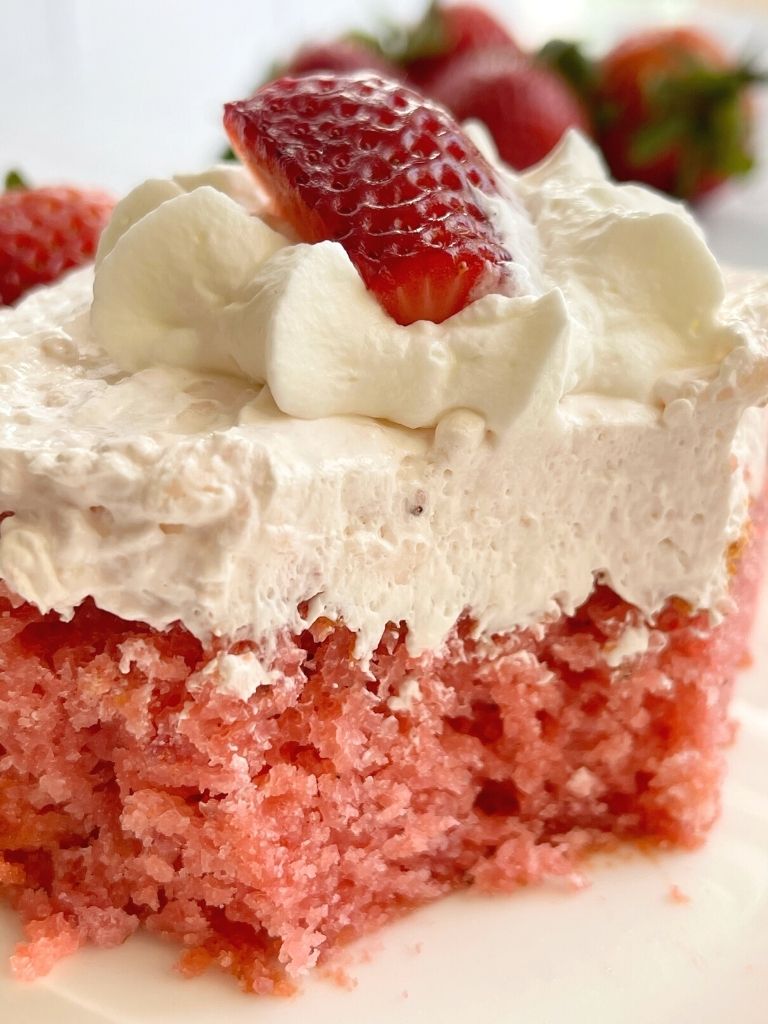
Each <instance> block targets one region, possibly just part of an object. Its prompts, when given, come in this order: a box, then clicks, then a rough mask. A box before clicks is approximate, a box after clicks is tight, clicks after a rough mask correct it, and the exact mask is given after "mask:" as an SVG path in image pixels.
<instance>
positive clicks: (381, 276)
mask: <svg viewBox="0 0 768 1024" xmlns="http://www.w3.org/2000/svg"><path fill="white" fill-rule="evenodd" d="M224 124H225V126H226V129H227V132H228V133H229V137H230V139H231V141H232V145H233V146H234V148H235V150H236V152H237V153H238V154H239V155H240V156H241V158H242V159H243V160H244V162H245V163H246V164H247V165H248V166H249V167H250V169H251V171H252V172H253V173H254V174H255V175H256V176H257V177H258V178H259V179H260V180H261V181H262V182H264V183H265V184H266V186H267V187H268V188H269V189H270V190H271V191H272V193H273V194H274V196H275V199H276V201H277V203H278V205H279V206H280V208H281V212H282V214H283V215H284V216H285V218H286V219H287V220H288V221H289V222H290V223H291V224H292V226H293V227H294V229H295V230H296V231H297V232H298V234H299V236H300V237H301V238H303V239H304V240H306V241H308V242H317V241H320V240H322V239H334V240H335V241H338V242H341V244H342V245H343V246H344V248H345V249H346V251H347V253H348V254H349V256H350V258H351V260H352V262H353V263H354V265H355V266H356V267H357V269H358V271H359V272H360V274H361V276H362V278H363V280H364V281H365V283H366V285H367V286H368V288H369V289H370V290H371V291H372V292H373V293H374V294H375V295H376V297H377V298H378V300H379V302H380V303H381V304H382V306H383V307H384V308H385V309H386V310H387V311H388V312H389V313H390V315H391V316H393V317H394V319H395V320H397V321H398V323H401V324H408V323H412V322H413V321H414V320H433V321H435V322H437V323H439V322H440V321H442V320H445V319H446V318H447V317H449V316H452V315H453V314H454V313H457V312H458V311H459V310H460V309H463V308H464V306H466V305H467V304H468V303H469V302H470V301H472V300H473V299H475V298H479V297H480V296H481V295H485V294H486V293H488V292H491V291H496V290H500V289H501V288H502V287H503V285H504V283H505V278H506V266H505V264H506V263H507V262H508V261H509V260H510V258H511V257H510V255H509V253H508V252H507V251H506V250H505V248H504V246H503V244H502V242H501V241H500V239H499V238H498V237H497V236H496V233H495V231H494V229H493V227H492V225H491V223H490V221H489V219H488V217H487V216H486V215H485V214H484V213H483V212H482V209H481V206H480V205H478V202H477V193H478V192H485V193H486V194H495V193H496V192H497V191H498V187H497V182H496V178H495V176H494V172H493V170H492V168H491V167H490V165H489V164H488V163H487V162H486V160H485V159H484V158H483V157H482V156H481V155H480V153H479V152H478V151H477V149H476V148H475V146H474V145H473V144H472V143H471V142H470V141H469V140H468V139H467V138H466V136H465V135H464V133H463V132H462V131H461V129H460V128H459V126H458V125H457V124H456V122H455V121H454V120H453V118H452V117H451V116H450V115H449V114H448V113H447V111H445V110H443V109H442V108H441V107H439V106H437V105H436V104H434V103H432V102H430V101H429V100H425V99H423V98H422V97H421V96H419V95H418V93H415V92H413V91H412V90H411V89H408V88H407V87H405V86H402V85H400V84H398V83H396V82H393V81H389V80H387V79H383V78H378V77H377V76H373V75H372V76H366V75H351V76H332V75H329V76H320V75H318V76H315V77H310V78H299V79H292V78H283V79H280V80H279V81H277V82H272V83H271V84H269V85H267V86H265V87H264V88H262V89H260V90H259V91H258V92H257V93H256V95H255V96H253V97H252V98H251V99H249V100H243V101H242V102H240V103H230V104H228V105H227V106H226V108H225V114H224Z"/></svg>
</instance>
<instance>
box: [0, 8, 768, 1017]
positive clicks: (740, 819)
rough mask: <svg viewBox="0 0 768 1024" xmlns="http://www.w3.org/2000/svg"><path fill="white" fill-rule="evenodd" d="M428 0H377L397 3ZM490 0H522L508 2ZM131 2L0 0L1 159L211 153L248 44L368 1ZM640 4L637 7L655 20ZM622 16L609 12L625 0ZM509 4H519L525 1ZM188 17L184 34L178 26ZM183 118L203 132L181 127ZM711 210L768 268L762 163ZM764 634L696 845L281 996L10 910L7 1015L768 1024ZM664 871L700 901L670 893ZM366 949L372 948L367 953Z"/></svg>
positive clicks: (51, 164)
mask: <svg viewBox="0 0 768 1024" xmlns="http://www.w3.org/2000/svg"><path fill="white" fill-rule="evenodd" d="M419 6H420V2H419V0H391V2H388V3H386V4H385V3H384V2H383V0H382V2H381V3H380V4H378V7H379V8H387V9H389V10H390V11H393V12H404V11H412V10H415V9H416V8H417V7H419ZM495 6H497V7H500V8H502V9H503V8H505V7H506V8H507V9H508V10H514V9H519V10H520V11H521V12H523V10H524V5H523V4H522V3H521V4H516V3H513V2H509V3H507V4H505V3H504V2H503V0H498V2H497V3H496V5H495ZM609 6H610V5H609V4H608V2H607V0H603V2H601V3H597V2H595V3H594V4H590V5H588V4H587V2H586V0H582V2H580V3H579V2H575V0H574V2H572V3H570V4H567V3H565V2H564V0H563V2H558V3H554V2H553V3H551V4H550V5H546V4H544V5H539V6H538V7H537V6H536V5H530V4H528V5H527V12H528V13H527V20H528V23H529V26H530V37H531V38H533V37H535V36H536V34H537V33H539V32H540V31H541V29H542V25H543V24H544V14H543V13H542V12H543V11H544V9H545V8H546V10H547V18H548V19H549V23H552V24H556V25H557V26H558V30H559V31H561V32H563V33H565V32H566V31H578V29H579V26H580V25H581V26H585V29H584V34H587V33H588V32H589V31H590V28H589V26H590V25H592V26H593V27H597V28H598V29H599V30H600V32H601V33H602V34H603V35H605V34H606V33H607V32H608V31H609V30H608V29H606V24H607V23H608V22H607V21H606V19H605V18H604V17H601V18H600V19H599V23H598V19H596V17H595V12H596V9H599V11H600V14H601V15H604V14H605V12H606V11H607V9H608V8H609ZM614 6H616V5H614ZM588 7H589V11H588V10H587V8H588ZM626 7H627V5H624V8H623V9H622V14H621V17H622V18H623V17H625V16H626ZM265 8H268V13H267V17H265V16H264V15H265ZM555 8H557V10H556V11H555ZM686 8H690V4H687V3H686V0H679V2H675V0H667V2H665V3H663V4H661V5H660V6H658V7H657V8H656V13H657V15H658V14H659V13H660V14H661V15H662V16H664V15H668V14H669V13H670V12H672V13H675V12H679V11H681V10H684V9H686ZM127 10H128V8H127V6H123V5H111V4H110V5H106V4H101V5H97V4H95V3H91V4H89V3H87V2H83V0H79V2H78V0H59V2H58V3H55V4H54V3H52V2H51V3H46V2H45V0H26V2H25V4H23V5H22V4H19V5H17V6H16V7H15V9H11V8H10V7H8V8H6V9H4V12H3V17H4V19H5V20H4V29H3V32H2V34H0V63H2V66H3V71H4V76H5V81H6V82H7V83H10V82H13V83H14V88H8V87H6V88H5V89H4V90H0V126H2V131H1V132H0V147H2V149H0V168H1V167H2V165H4V164H5V165H10V164H12V163H17V162H18V163H21V164H24V165H25V166H27V167H28V169H29V171H30V172H31V173H32V174H33V175H34V176H36V177H37V178H38V180H44V179H45V178H46V177H50V176H55V177H57V178H59V179H66V178H71V179H72V180H91V181H95V182H99V183H101V184H105V185H109V186H111V187H113V188H115V189H118V190H120V189H123V188H125V187H127V186H129V185H130V184H132V183H133V182H134V181H136V180H137V179H139V178H140V177H143V176H146V175H149V174H160V173H165V172H171V171H173V170H178V169H179V168H183V167H195V166H202V165H203V164H204V163H205V162H206V160H208V159H209V157H210V155H211V154H212V153H214V152H215V151H216V147H217V145H218V140H219V137H220V134H219V128H218V124H217V121H218V114H217V111H218V108H219V104H220V101H221V100H222V99H224V98H229V97H230V96H232V95H235V94H238V93H239V92H240V91H241V90H242V89H243V87H244V86H245V85H246V84H247V82H248V81H249V80H250V76H251V71H250V68H252V67H253V65H254V63H258V62H259V60H265V59H267V57H268V56H273V55H274V54H275V53H277V52H279V51H281V50H285V49H286V48H287V47H288V46H289V44H290V42H291V41H292V40H295V39H297V38H299V37H300V36H301V35H302V34H303V35H311V34H312V30H313V28H315V29H319V28H320V26H324V28H325V31H331V30H332V29H333V27H335V26H342V25H347V24H352V23H354V22H355V20H357V21H358V22H359V21H360V14H359V5H358V3H356V2H355V0H334V2H331V0H327V2H326V3H324V4H313V5H309V6H307V5H305V4H302V3H301V2H300V0H281V2H280V3H278V2H276V0H270V2H269V3H268V4H267V3H263V4H260V3H254V2H253V0H226V2H225V3H220V4H216V5H213V4H210V3H208V2H207V0H206V2H205V3H204V2H202V0H184V2H182V0H166V2H165V3H163V4H159V3H157V2H156V0H134V3H133V4H132V5H131V11H132V13H131V15H130V16H129V15H128V14H127ZM635 10H636V12H637V11H638V10H639V7H637V8H636V9H635ZM214 12H215V13H214ZM222 12H224V14H225V16H224V17H222ZM648 13H649V12H648V5H647V4H644V5H643V17H645V18H647V17H648ZM588 14H590V15H591V17H587V15H588ZM585 19H586V20H585ZM611 20H612V23H613V24H614V25H615V24H616V17H615V14H614V16H613V18H612V19H611ZM516 23H518V24H521V23H522V24H524V23H525V14H524V13H521V15H520V18H518V19H516ZM714 23H715V24H716V25H717V27H718V30H719V31H721V32H722V33H725V34H726V35H727V36H728V38H730V39H732V40H733V41H734V42H735V43H736V44H737V45H738V46H742V47H743V46H744V45H751V46H753V47H754V48H758V46H759V44H760V42H761V41H764V40H765V39H766V38H768V23H766V22H760V21H757V20H754V19H752V20H744V19H733V18H727V17H725V18H717V17H716V16H715V19H714ZM14 24H15V30H14V28H13V25H14ZM179 25H183V33H184V45H183V46H179V45H176V44H174V42H173V40H174V38H175V35H176V33H177V31H178V27H179ZM192 124H199V126H200V130H199V132H198V131H197V130H196V131H195V133H194V134H190V125H192ZM763 141H764V142H768V132H765V133H764V135H763ZM763 148H764V149H766V148H768V147H766V146H763ZM703 219H704V222H705V226H706V228H707V231H708V233H709V236H710V238H711V240H712V243H713V246H714V248H715V250H716V252H717V253H718V255H720V256H721V257H722V258H724V259H728V260H730V261H731V262H743V263H749V264H752V265H756V266H768V175H765V174H764V175H760V176H756V177H755V178H753V179H752V180H751V181H750V183H749V184H748V185H746V186H744V187H739V188H734V189H731V190H728V191H727V192H726V193H724V194H723V195H722V196H720V197H719V198H718V200H717V201H716V202H714V203H712V204H711V205H710V206H708V207H707V208H706V209H705V210H704V211H703ZM755 652H756V659H755V667H754V668H753V669H752V670H751V671H750V672H747V673H745V674H744V676H743V678H742V679H741V683H740V687H739V691H738V699H737V703H736V711H737V715H738V717H739V718H740V720H741V721H742V730H741V734H740V737H739V740H738V743H737V745H736V747H735V748H734V750H733V751H732V754H731V758H730V772H729V776H728V781H727V783H726V788H725V797H724V798H725V812H724V814H723V817H722V819H721V821H720V823H719V824H718V826H717V827H716V829H715V831H714V832H713V834H712V836H711V839H710V841H709V843H708V844H707V846H706V847H705V848H704V849H703V850H701V851H699V852H697V853H694V854H674V855H665V856H656V857H653V858H648V857H643V856H641V855H639V854H633V855H631V856H628V857H626V858H617V859H614V861H612V862H609V863H607V864H604V865H602V866H596V867H595V868H594V869H593V874H592V877H593V885H592V887H591V888H590V889H589V890H587V891H586V892H583V893H580V894H578V895H573V894H567V893H564V892H563V891H562V890H561V889H559V888H557V887H552V888H539V889H536V890H531V891H523V892H521V893H519V894H517V895H515V896H512V897H509V898H507V897H501V898H499V897H497V898H493V899H489V898H482V897H480V896H476V895H471V894H468V895H464V896H459V897H455V898H452V899H449V900H445V901H443V902H442V903H439V904H437V905H435V906H433V907H430V908H427V909H425V910H422V911H420V912H418V913H416V914H414V915H412V916H411V917H409V918H407V919H405V920H404V921H401V922H400V923H398V924H396V925H394V926H392V927H390V928H388V929H387V930H386V931H385V932H384V933H383V934H381V935H380V936H379V937H377V938H376V939H373V940H371V941H369V942H365V943H363V944H362V945H361V947H360V948H359V949H358V950H356V954H355V955H356V958H357V961H358V962H357V963H353V964H352V965H351V967H350V973H351V974H353V975H354V976H355V977H356V978H357V981H358V985H357V987H356V988H355V989H354V990H352V991H343V990H340V989H339V988H338V987H337V986H335V985H332V984H331V983H329V982H327V981H323V980H321V979H319V978H317V977H315V978H313V979H312V980H311V981H310V982H308V983H307V985H306V987H305V991H304V993H303V994H302V995H301V996H299V997H297V998H294V999H291V1000H287V1001H285V1000H264V999H262V1000H256V999H253V998H247V997H245V996H243V995H242V994H241V993H240V992H239V991H238V990H237V988H236V986H235V985H234V983H233V982H232V981H231V980H230V979H226V978H223V977H221V976H218V975H216V974H211V975H209V976H206V977H204V978H202V979H198V980H196V981H194V982H185V981H182V980H180V979H179V978H178V976H177V975H176V974H175V973H174V972H173V970H172V964H173V961H174V959H175V956H176V951H175V950H174V949H172V948H171V947H169V946H167V945H165V944H163V943H161V942H158V941H156V940H153V939H151V938H148V937H146V936H139V937H136V938H134V939H132V940H131V941H130V942H129V943H127V944H126V945H125V946H123V947H121V948H120V949H117V950H111V951H109V952H98V951H95V950H86V951H84V952H82V953H80V954H79V955H78V956H77V957H76V958H74V959H73V960H70V961H66V962H64V963H62V964H61V965H59V966H58V967H57V968H56V969H55V970H54V972H53V973H52V974H51V975H50V976H49V977H48V978H45V979H43V980H41V981H39V982H36V983H35V984H33V985H31V986H28V985H21V984H17V983H14V982H12V981H11V979H10V977H9V974H8V970H7V966H6V964H7V958H8V955H9V954H10V951H11V949H12V947H13V944H14V943H15V942H16V941H17V940H18V938H19V937H20V936H19V930H18V926H17V924H16V921H15V919H14V918H13V917H12V915H10V914H9V913H8V912H7V911H0V1021H2V1022H3V1024H52V1022H55V1024H104V1022H115V1024H118V1022H119V1024H153V1022H157V1024H177V1022H178V1024H182V1022H183V1024H219V1022H220V1021H227V1022H228V1024H240V1022H243V1024H245V1022H246V1021H247V1022H252V1021H258V1022H259V1024H299V1022H301V1024H304V1022H306V1021H307V1020H308V1019H311V1020H312V1021H313V1024H353V1022H354V1024H378V1022H385V1021H391V1020H398V1021H399V1022H402V1024H416V1022H420V1024H422V1022H424V1021H425V1020H434V1021H435V1022H436V1024H475V1022H478V1024H479V1022H481V1021H482V1022H483V1024H497V1022H507V1021H509V1022H512V1021H514V1024H562V1022H565V1021H567V1022H568V1024H594V1022H595V1021H598V1022H601V1024H603V1022H604V1024H615V1022H619V1021H621V1022H622V1024H648V1022H649V1021H653V1022H654V1024H692V1022H694V1021H695V1022H696V1024H723V1022H724V1021H726V1020H730V1019H732V1020H734V1021H738V1022H739V1024H765V1021H766V1019H768V1011H766V1008H765V1000H764V997H763V995H762V991H763V985H764V981H765V977H766V976H768V770H766V769H767V768H768V686H766V670H768V588H766V595H765V600H764V602H763V608H762V612H761V617H760V621H759V625H758V628H757V630H756V641H755ZM672 886H677V887H678V888H679V889H680V890H681V891H682V892H683V893H685V894H686V895H687V896H688V897H689V902H688V903H683V904H681V903H676V902H673V901H672V900H671V899H670V890H671V887H672ZM366 952H370V953H372V959H370V960H369V961H368V962H362V957H363V955H364V954H365V953H366Z"/></svg>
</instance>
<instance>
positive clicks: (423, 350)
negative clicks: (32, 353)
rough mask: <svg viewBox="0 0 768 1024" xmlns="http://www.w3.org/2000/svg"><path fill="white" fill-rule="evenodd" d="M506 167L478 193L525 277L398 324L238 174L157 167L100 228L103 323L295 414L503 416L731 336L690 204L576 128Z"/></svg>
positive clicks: (706, 355)
mask: <svg viewBox="0 0 768 1024" xmlns="http://www.w3.org/2000/svg"><path fill="white" fill-rule="evenodd" d="M474 135H475V138H476V141H477V142H478V143H479V145H480V146H481V147H483V148H484V149H485V150H486V151H487V152H488V151H489V145H490V144H489V142H488V139H487V136H485V135H484V134H483V132H482V131H481V130H480V129H479V128H476V129H475V131H474ZM488 155H489V156H490V157H491V158H493V154H492V153H491V152H488ZM497 177H498V179H499V181H500V184H501V195H499V196H493V197H491V196H485V195H483V194H482V193H479V192H478V194H477V200H478V202H479V204H480V205H481V206H485V207H486V209H487V211H488V214H489V216H490V217H491V219H492V220H493V221H494V222H495V223H496V225H497V229H498V230H499V232H500V233H501V235H502V237H503V238H504V240H505V243H506V247H507V248H508V250H509V251H510V252H511V253H512V254H513V255H514V257H515V262H514V263H513V267H515V268H516V269H517V274H516V282H515V287H516V289H517V292H518V294H516V295H515V296H513V297H510V296H506V295H487V296H485V297H484V298H482V299H479V300H478V301H476V302H473V303H471V304H470V305H469V306H468V307H467V308H466V309H464V310H462V311H461V312H460V313H458V314H457V315H455V316H453V317H451V318H450V320H449V321H447V322H446V323H443V324H433V323H430V322H427V321H419V322H417V323H415V324H411V325H410V326H407V327H402V326H400V325H399V324H397V323H395V322H394V321H393V320H392V318H391V317H390V316H389V315H388V314H387V313H386V312H385V311H384V310H383V309H382V308H381V307H380V306H379V304H378V302H377V301H376V299H375V297H374V296H373V295H372V294H371V293H370V292H369V291H368V290H367V289H366V288H365V285H364V284H363V282H362V279H361V278H360V275H359V274H358V273H357V271H356V270H355V268H354V266H353V265H352V263H351V262H350V259H349V257H348V256H347V254H346V252H345V251H344V249H343V248H342V246H341V245H339V244H338V243H334V242H322V243H319V244H315V245H303V244H290V241H289V239H288V238H287V237H286V236H285V235H284V234H281V233H280V232H279V231H275V230H273V228H272V227H270V226H269V225H268V224H267V223H266V222H265V221H264V220H263V219H261V218H259V217H254V216H251V212H252V210H253V209H254V207H257V206H258V201H254V199H253V198H252V199H251V201H250V202H247V201H246V202H245V203H243V195H242V193H243V191H244V189H243V188H242V187H240V190H239V193H240V194H238V192H237V189H236V186H235V184H234V182H233V180H232V175H231V174H230V176H229V177H227V178H223V171H222V170H220V169H219V170H216V171H215V172H214V173H213V175H211V177H210V179H209V181H208V182H207V183H203V181H204V179H202V178H200V177H198V178H197V179H194V178H190V177H187V178H184V179H180V178H179V179H175V180H174V181H173V182H157V181H150V182H147V183H145V184H144V185H141V186H140V187H139V188H138V189H136V190H135V191H134V192H133V193H131V194H130V195H129V196H128V197H127V198H126V199H125V200H123V201H122V203H120V204H119V205H118V207H117V210H116V212H115V217H114V218H113V222H112V224H111V225H110V228H109V229H108V231H107V233H106V235H105V238H104V240H103V242H102V245H101V247H100V250H99V254H98V257H97V273H96V281H95V286H94V302H93V313H92V318H93V328H94V331H95V333H96V335H97V337H98V338H99V340H100V341H101V343H102V344H103V345H104V347H105V348H106V349H107V351H109V353H110V354H111V355H112V356H113V358H114V359H115V360H116V362H117V363H118V364H119V365H120V366H122V367H123V368H125V369H128V370H139V369H142V368H145V367H150V366H156V365H158V364H159V363H164V364H169V365H176V366H184V367H186V368H188V369H195V370H201V371H216V372H223V373H232V374H239V375H242V376H243V377H246V378H248V379H250V380H251V381H253V382H255V383H260V384H261V383H266V384H267V385H268V386H269V389H270V392H271V394H272V397H273V398H274V400H275V402H276V404H277V406H278V408H279V409H281V410H282V411H283V412H285V413H286V414H287V415H289V416H300V417H304V418H321V417H326V416H338V415H355V414H357V415H363V416H371V417H375V418H380V419H386V420H391V421H392V422H394V423H400V424H402V425H404V426H407V427H414V428H416V427H433V426H435V425H436V424H437V422H438V421H439V420H440V418H441V416H443V415H444V414H445V413H446V412H448V411H450V410H451V409H455V408H467V409H472V410H473V411H475V412H477V413H479V414H480V415H482V416H483V417H484V418H485V419H486V421H487V422H488V425H489V427H490V428H491V429H492V430H496V431H502V430H504V429H505V428H506V426H507V425H508V424H509V423H510V422H511V421H512V420H514V419H515V417H517V416H518V415H519V414H520V413H521V412H522V411H523V410H524V409H525V408H526V407H528V406H529V405H533V406H536V405H537V403H538V402H539V400H540V399H541V400H542V401H544V402H545V403H551V400H552V397H553V396H554V397H555V398H556V399H559V398H561V397H562V396H563V395H564V394H566V393H570V392H573V391H577V390H580V391H585V392H593V393H597V394H606V395H613V396H619V397H625V398H633V399H636V400H638V401H647V400H648V399H649V397H650V394H651V390H652V388H653V386H654V384H655V381H656V380H657V379H658V378H659V376H660V375H662V374H663V373H665V372H668V371H671V370H676V369H684V368H686V367H688V366H690V365H692V364H693V363H696V362H698V363H699V364H700V365H704V364H707V363H712V362H715V361H717V360H718V359H720V358H722V356H723V355H724V354H725V353H726V352H727V351H728V349H729V348H730V347H732V345H733V341H732V340H731V339H729V336H728V332H727V331H723V329H722V327H721V325H720V324H719V323H718V322H717V311H718V309H719V307H720V304H721V302H722V300H723V296H724V290H723V282H722V275H721V274H720V271H719V269H718V266H717V263H716V262H715V260H714V257H713V256H712V254H711V253H710V252H709V250H708V249H707V246H706V245H705V243H704V241H703V239H702V237H701V232H700V231H699V229H698V227H697V226H696V224H695V222H694V221H693V220H692V218H691V217H690V216H689V215H688V214H687V213H685V212H684V210H683V209H682V208H681V207H680V206H677V205H675V204H673V203H671V202H670V201H669V200H666V199H664V198H662V197H661V196H659V195H656V194H654V193H652V192H650V191H648V190H646V189H642V188H638V187H634V186H622V187H617V186H616V185H614V184H613V183H611V182H610V181H608V180H607V178H606V174H605V171H604V169H603V167H602V165H601V164H600V161H599V159H598V157H597V156H596V154H595V152H594V150H593V149H592V148H591V147H590V146H589V144H588V143H587V142H586V140H585V139H584V138H582V137H581V136H580V135H578V134H577V133H575V132H573V133H571V134H570V135H569V136H568V137H567V138H566V139H565V140H564V142H563V143H562V144H561V145H560V147H559V148H558V149H557V150H556V151H555V152H554V153H553V154H552V155H551V156H550V157H549V158H548V159H547V160H546V161H545V162H544V163H543V164H541V165H540V166H539V167H537V168H535V169H534V170H532V171H529V172H528V173H526V174H522V175H513V174H512V173H511V172H509V171H505V170H504V169H503V168H501V167H499V166H497ZM195 186H197V187H195ZM264 202H265V201H264V200H263V199H262V209H263V208H265V207H264V205H263V204H264Z"/></svg>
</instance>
